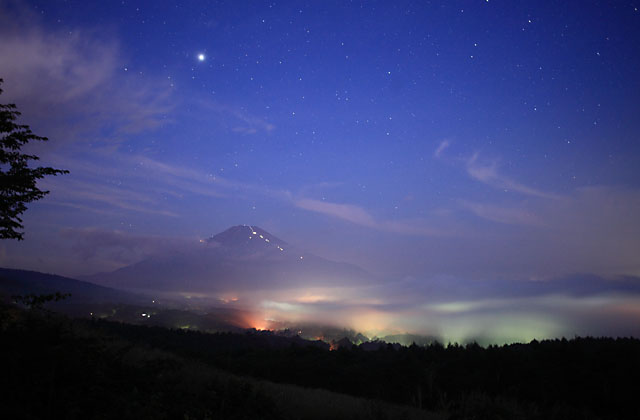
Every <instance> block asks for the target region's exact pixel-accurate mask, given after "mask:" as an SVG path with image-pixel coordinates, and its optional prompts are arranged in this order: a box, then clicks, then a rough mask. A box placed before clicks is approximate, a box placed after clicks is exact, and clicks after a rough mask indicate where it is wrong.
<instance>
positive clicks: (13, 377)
mask: <svg viewBox="0 0 640 420" xmlns="http://www.w3.org/2000/svg"><path fill="white" fill-rule="evenodd" d="M0 334H1V335H0V342H1V343H2V345H1V346H0V363H1V364H2V367H1V369H2V382H3V389H4V391H3V392H2V393H1V394H0V395H1V397H0V400H1V401H0V402H1V404H2V407H3V408H2V409H3V412H4V413H6V417H5V415H3V417H4V418H30V419H44V418H69V419H75V418H78V419H80V418H82V419H88V418H96V419H111V418H154V419H163V418H165V419H174V418H179V419H187V418H188V419H205V418H210V419H214V418H222V419H280V418H282V419H298V418H299V419H310V418H313V419H321V418H349V419H351V418H353V419H394V418H407V419H410V418H428V419H431V418H433V419H437V418H442V419H446V418H449V419H637V418H640V409H639V407H640V405H639V404H638V403H637V398H638V395H639V394H638V389H639V388H638V385H637V382H636V380H637V378H638V377H639V376H640V375H639V374H640V341H639V340H636V339H596V338H576V339H572V340H553V341H542V342H535V341H534V342H532V343H529V344H514V345H506V346H500V347H498V346H492V347H488V348H483V347H480V346H478V345H467V346H458V345H450V346H447V347H444V346H442V345H439V344H434V345H430V346H427V347H419V346H410V347H398V346H395V347H392V346H385V345H383V346H380V348H379V349H377V350H375V351H365V350H364V348H363V346H359V347H357V346H353V347H351V348H349V347H342V348H340V349H338V350H337V351H328V350H327V349H326V348H325V347H322V346H318V345H317V344H316V345H314V344H313V343H311V342H305V341H304V340H300V339H289V340H287V339H285V338H284V337H274V336H273V335H272V334H269V333H268V332H257V331H253V332H248V333H245V334H232V333H221V334H207V333H201V332H193V331H182V330H170V329H166V328H160V327H146V326H136V325H128V324H122V323H117V322H112V321H104V320H91V319H71V318H67V317H65V316H62V315H58V314H54V313H51V312H48V311H46V310H42V309H37V308H36V309H31V310H26V309H21V308H19V307H17V306H14V305H6V304H5V305H3V306H2V307H1V308H0Z"/></svg>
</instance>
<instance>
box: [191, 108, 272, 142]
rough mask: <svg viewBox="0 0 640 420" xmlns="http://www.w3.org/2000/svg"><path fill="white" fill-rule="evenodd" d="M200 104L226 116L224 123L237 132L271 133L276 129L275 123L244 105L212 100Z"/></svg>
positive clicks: (219, 114) (216, 113)
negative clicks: (251, 111)
mask: <svg viewBox="0 0 640 420" xmlns="http://www.w3.org/2000/svg"><path fill="white" fill-rule="evenodd" d="M200 106H202V107H203V108H205V109H207V110H209V111H211V112H212V113H214V114H215V115H218V116H222V117H224V118H223V120H224V124H225V125H226V126H227V127H228V129H230V130H231V131H233V132H235V133H241V134H256V133H270V132H272V131H273V130H275V129H276V126H275V124H273V123H272V122H269V121H268V120H267V119H266V118H262V117H258V116H255V115H252V114H251V113H250V112H248V111H247V110H246V109H244V107H236V106H231V105H224V104H220V103H217V102H212V101H206V102H205V101H202V102H200Z"/></svg>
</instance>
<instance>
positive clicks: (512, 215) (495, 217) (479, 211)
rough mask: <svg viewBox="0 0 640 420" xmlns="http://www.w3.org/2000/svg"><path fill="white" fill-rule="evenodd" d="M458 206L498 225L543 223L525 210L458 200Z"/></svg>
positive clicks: (534, 224)
mask: <svg viewBox="0 0 640 420" xmlns="http://www.w3.org/2000/svg"><path fill="white" fill-rule="evenodd" d="M459 203H460V205H461V206H462V207H463V208H465V209H467V210H470V211H471V212H473V213H474V214H475V215H476V216H478V217H482V218H483V219H487V220H491V221H494V222H498V223H505V224H516V225H530V226H542V225H544V223H543V221H542V220H541V219H540V218H539V217H538V216H536V215H535V214H534V213H533V212H532V211H531V210H528V209H526V208H515V207H501V206H497V205H494V204H486V203H478V202H473V201H467V200H459Z"/></svg>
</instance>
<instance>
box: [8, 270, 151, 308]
mask: <svg viewBox="0 0 640 420" xmlns="http://www.w3.org/2000/svg"><path fill="white" fill-rule="evenodd" d="M55 292H60V293H70V294H71V296H70V297H68V298H67V299H65V303H79V302H81V303H116V302H117V303H138V302H141V301H142V300H143V298H142V297H139V296H136V295H133V294H131V293H127V292H123V291H121V290H114V289H111V288H108V287H103V286H99V285H96V284H93V283H88V282H85V281H80V280H76V279H72V278H68V277H62V276H56V275H54V274H45V273H39V272H36V271H26V270H13V269H8V268H0V294H4V295H5V297H10V296H13V295H27V294H31V293H33V294H51V293H55Z"/></svg>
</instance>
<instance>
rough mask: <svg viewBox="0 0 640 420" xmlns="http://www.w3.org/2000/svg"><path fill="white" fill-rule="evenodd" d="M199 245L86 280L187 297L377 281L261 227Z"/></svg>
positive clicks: (222, 235)
mask: <svg viewBox="0 0 640 420" xmlns="http://www.w3.org/2000/svg"><path fill="white" fill-rule="evenodd" d="M198 245H199V246H197V247H195V248H193V249H189V250H184V251H181V252H175V253H173V254H171V255H156V256H152V257H150V258H147V259H145V260H143V261H140V262H138V263H136V264H133V265H130V266H127V267H123V268H121V269H118V270H116V271H113V272H109V273H100V274H96V275H93V276H88V277H84V279H86V280H88V281H91V282H93V283H97V284H101V285H105V286H110V287H115V288H119V289H128V290H150V291H163V292H182V293H184V292H188V293H216V292H225V291H226V292H242V291H248V290H251V291H255V290H273V289H274V288H291V287H324V286H355V285H362V284H367V283H371V282H372V281H373V280H374V277H373V276H372V275H371V274H369V273H367V272H366V271H365V270H363V269H362V268H360V267H357V266H355V265H351V264H347V263H339V262H334V261H329V260H326V259H324V258H321V257H318V256H315V255H313V254H309V253H306V252H303V251H300V250H298V249H296V248H295V247H292V246H290V245H289V244H287V243H286V242H285V241H283V240H281V239H279V238H277V237H275V236H274V235H272V234H270V233H269V232H266V231H264V230H263V229H260V228H259V227H257V226H248V225H242V226H234V227H231V228H229V229H227V230H225V231H224V232H222V233H219V234H217V235H215V236H212V237H211V238H209V239H207V240H200V243H199V244H198Z"/></svg>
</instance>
